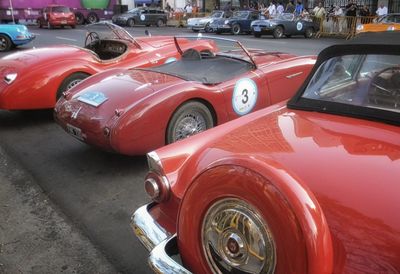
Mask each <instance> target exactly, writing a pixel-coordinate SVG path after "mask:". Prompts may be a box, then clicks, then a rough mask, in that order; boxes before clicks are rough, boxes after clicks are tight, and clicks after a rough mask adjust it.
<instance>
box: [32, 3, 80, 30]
mask: <svg viewBox="0 0 400 274" xmlns="http://www.w3.org/2000/svg"><path fill="white" fill-rule="evenodd" d="M37 23H38V25H39V28H43V27H44V26H46V27H47V28H49V29H51V28H54V27H61V28H63V27H65V26H70V27H71V28H73V29H74V28H75V27H76V18H75V14H74V13H73V12H72V11H71V10H70V8H69V7H66V6H62V5H49V6H47V7H45V8H44V9H43V12H42V15H41V16H40V17H39V18H38V19H37Z"/></svg>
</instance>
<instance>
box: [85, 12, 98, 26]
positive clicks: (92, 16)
mask: <svg viewBox="0 0 400 274" xmlns="http://www.w3.org/2000/svg"><path fill="white" fill-rule="evenodd" d="M86 21H87V22H88V23H89V24H93V23H96V22H98V21H99V18H98V17H97V14H96V13H93V12H92V13H89V14H88V16H87V17H86Z"/></svg>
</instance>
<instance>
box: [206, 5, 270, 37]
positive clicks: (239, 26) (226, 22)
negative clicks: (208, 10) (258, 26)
mask: <svg viewBox="0 0 400 274" xmlns="http://www.w3.org/2000/svg"><path fill="white" fill-rule="evenodd" d="M262 18H264V16H263V15H261V14H260V13H259V12H258V11H249V10H241V11H235V12H233V15H232V17H230V18H228V19H226V18H221V19H213V21H212V22H211V23H210V29H212V31H213V32H215V33H217V34H220V33H232V34H235V35H237V34H240V33H251V27H250V24H251V22H252V21H254V20H257V19H262Z"/></svg>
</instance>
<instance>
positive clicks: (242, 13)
mask: <svg viewBox="0 0 400 274" xmlns="http://www.w3.org/2000/svg"><path fill="white" fill-rule="evenodd" d="M248 15H249V12H248V11H235V12H234V13H233V16H232V17H234V18H241V19H246V18H247V16H248Z"/></svg>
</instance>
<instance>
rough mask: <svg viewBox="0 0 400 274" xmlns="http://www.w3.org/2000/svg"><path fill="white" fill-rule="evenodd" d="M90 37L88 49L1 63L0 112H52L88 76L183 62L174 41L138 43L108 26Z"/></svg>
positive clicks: (41, 52)
mask: <svg viewBox="0 0 400 274" xmlns="http://www.w3.org/2000/svg"><path fill="white" fill-rule="evenodd" d="M87 31H88V32H87V34H86V41H85V46H84V47H77V46H73V45H55V46H49V47H45V48H37V49H31V50H25V51H22V52H17V53H14V54H10V55H8V56H5V57H3V58H1V59H0V63H1V70H0V77H1V78H2V79H4V80H3V81H1V82H0V109H7V110H22V109H45V108H53V107H54V105H55V103H56V100H57V99H58V98H59V97H60V96H61V95H62V93H63V92H64V91H66V90H68V89H69V88H71V87H73V86H74V85H76V84H78V83H79V82H80V81H82V80H83V79H85V78H87V77H89V76H90V75H93V74H96V73H98V72H100V71H104V70H106V69H109V68H132V67H149V66H155V65H157V64H160V63H164V62H165V61H166V60H167V59H168V58H171V57H174V58H179V57H180V54H179V53H178V52H177V51H176V47H175V45H174V38H173V36H158V37H138V38H134V37H132V36H131V35H130V34H129V33H128V32H127V31H125V30H124V29H123V28H121V27H119V26H116V25H114V24H111V23H107V22H99V23H96V24H93V25H89V26H88V27H87ZM185 47H189V46H188V45H185ZM192 47H193V46H192Z"/></svg>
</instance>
